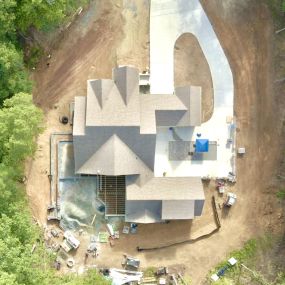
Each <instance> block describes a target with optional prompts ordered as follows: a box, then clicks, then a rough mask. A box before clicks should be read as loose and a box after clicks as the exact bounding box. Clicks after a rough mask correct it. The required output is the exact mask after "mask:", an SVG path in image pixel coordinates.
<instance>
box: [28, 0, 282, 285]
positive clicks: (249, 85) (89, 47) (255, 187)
mask: <svg viewBox="0 0 285 285" xmlns="http://www.w3.org/2000/svg"><path fill="white" fill-rule="evenodd" d="M201 2H202V4H203V6H204V8H205V10H206V12H207V13H208V16H209V18H210V20H211V22H212V23H213V26H214V28H215V31H216V33H217V34H218V37H219V38H220V41H221V44H222V46H223V47H224V49H225V52H226V55H227V56H228V59H229V62H230V65H231V68H232V71H233V75H234V83H235V113H236V116H237V123H238V138H237V145H243V146H245V147H246V151H247V154H246V156H245V157H244V158H240V159H238V160H237V173H238V182H237V184H236V186H235V187H234V188H233V189H232V190H233V191H234V192H236V193H237V195H238V203H237V204H236V205H235V206H234V207H233V208H232V209H231V210H230V212H229V213H222V212H221V213H220V214H221V221H222V228H221V229H220V231H219V232H218V233H216V234H214V235H212V236H211V237H209V238H207V239H203V240H200V241H198V242H197V243H195V244H191V243H189V244H183V245H179V246H173V247H170V248H166V249H161V250H158V251H149V252H142V253H139V254H137V252H136V250H135V248H136V246H138V245H140V246H143V245H145V246H149V245H151V246H154V245H161V244H162V243H163V244H164V243H166V242H170V241H181V240H185V239H187V238H189V237H193V236H195V235H198V234H200V233H201V232H203V231H209V230H210V228H212V227H213V217H212V214H211V208H210V207H209V200H210V197H211V195H212V194H214V193H215V190H214V185H213V184H210V185H209V186H206V187H205V194H206V196H207V198H208V199H207V206H206V208H205V213H204V216H202V217H201V218H199V219H196V220H194V221H193V222H191V221H187V222H173V223H170V224H167V225H145V226H143V225H142V226H139V229H138V234H136V235H128V236H122V235H121V236H122V237H121V238H120V240H119V241H117V242H116V244H115V246H114V247H113V248H110V247H109V246H107V245H106V246H103V247H102V252H101V253H100V255H99V258H98V260H95V261H94V262H95V264H98V265H108V266H116V267H119V266H120V263H121V259H122V254H123V253H125V252H127V253H129V254H132V255H136V256H138V257H139V258H140V259H141V261H142V266H143V267H147V266H158V265H173V264H175V265H177V266H181V267H183V268H184V270H185V272H186V273H187V274H189V275H191V278H192V280H193V284H195V285H196V284H203V279H204V277H205V275H206V274H207V272H208V270H209V269H210V268H212V267H213V266H214V265H215V264H216V263H218V262H219V261H220V260H222V259H224V258H226V256H227V254H228V252H229V251H231V250H233V249H236V248H237V247H240V246H242V244H243V243H244V242H245V241H246V240H248V239H249V238H251V237H252V236H255V235H257V234H260V233H262V232H264V231H265V230H270V231H271V232H277V231H278V230H279V229H280V228H281V227H282V226H283V221H282V220H283V219H280V215H281V217H282V213H281V206H280V205H279V204H278V203H277V200H276V198H275V192H276V186H275V184H272V183H271V181H272V177H273V175H274V174H275V171H276V169H277V167H278V165H279V162H280V161H279V157H280V153H281V147H280V143H281V127H282V124H281V120H280V118H279V109H278V106H277V105H276V104H275V102H276V98H275V96H274V92H273V87H272V80H273V79H272V77H273V74H274V72H273V70H272V57H271V54H272V45H271V42H272V23H271V19H270V15H269V11H268V10H267V8H266V7H265V6H264V5H262V4H261V3H260V2H259V1H255V0H254V1H245V0H243V1H232V0H227V1H225V0H212V1H208V0H202V1H201ZM94 3H95V4H94ZM124 3H125V5H124ZM124 3H123V2H122V1H115V0H106V1H95V2H92V3H91V5H90V9H89V10H87V11H85V12H83V14H82V16H81V17H80V18H79V19H77V21H76V22H75V23H73V25H72V26H71V27H70V30H69V31H67V32H66V33H65V34H64V38H63V40H62V41H61V42H60V44H59V45H58V47H57V48H56V49H55V50H53V51H52V58H51V60H50V67H49V68H48V67H47V66H46V63H47V59H44V60H43V61H42V62H41V64H40V65H39V67H38V68H37V70H36V71H35V73H34V79H35V80H36V82H37V87H36V89H35V92H34V98H35V102H36V103H37V104H38V105H39V106H41V107H42V108H43V109H44V110H45V112H46V113H45V114H46V116H45V121H46V129H45V131H44V133H43V134H42V135H41V136H40V137H39V138H38V146H39V150H38V151H37V153H36V156H35V158H34V160H32V161H30V162H29V163H27V177H28V182H27V193H28V195H29V197H30V205H31V209H32V211H33V215H34V216H35V217H36V218H37V219H38V220H39V222H40V223H41V224H45V223H46V206H47V205H48V203H49V181H48V178H47V174H48V173H49V136H50V134H51V133H52V132H55V131H62V130H69V128H70V127H69V126H63V125H61V124H60V123H59V120H58V119H59V116H61V115H63V114H67V110H68V109H67V104H68V103H69V102H70V100H72V98H73V97H74V96H76V95H86V94H85V92H86V80H87V79H88V78H110V77H111V70H112V67H113V66H115V65H116V64H133V65H137V66H139V67H140V68H141V70H144V69H145V68H146V67H147V66H148V56H146V55H147V54H148V53H147V48H148V41H149V39H148V33H147V31H148V29H147V27H148V21H149V18H148V16H146V15H147V13H148V12H147V11H148V10H149V6H148V4H147V3H148V2H147V1H146V2H145V1H140V0H133V1H124ZM126 3H127V4H128V5H127V4H126ZM130 3H133V4H132V5H136V8H134V6H129V4H130ZM92 9H96V12H95V13H94V10H92ZM91 10H92V11H93V12H92V13H91V12H90V11H91ZM142 11H143V12H142ZM141 28H142V30H143V35H142V34H140V33H141V32H142V31H141ZM138 34H140V35H138ZM132 39H133V40H132ZM123 43H125V44H126V45H128V44H130V45H131V47H132V48H130V47H129V46H128V47H126V46H124V45H123ZM131 52H132V53H131ZM134 57H135V58H134ZM188 58H189V56H188ZM177 64H180V63H177ZM188 70H189V69H188ZM190 71H191V70H190ZM190 71H189V72H190ZM205 72H207V71H205ZM185 80H187V78H186V79H185ZM268 185H270V187H268ZM218 201H219V203H221V202H222V199H221V198H219V200H218ZM207 213H208V214H207ZM86 239H87V238H86ZM86 243H87V240H86ZM83 245H84V243H82V247H81V249H80V250H81V251H82V255H81V254H80V252H79V257H78V258H79V259H82V256H83V252H85V249H84V246H83ZM85 248H86V247H85Z"/></svg>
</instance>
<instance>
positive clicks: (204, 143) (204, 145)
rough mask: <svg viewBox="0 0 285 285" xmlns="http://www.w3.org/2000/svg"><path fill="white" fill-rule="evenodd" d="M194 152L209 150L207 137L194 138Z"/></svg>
mask: <svg viewBox="0 0 285 285" xmlns="http://www.w3.org/2000/svg"><path fill="white" fill-rule="evenodd" d="M195 151H196V152H208V151H209V140H208V139H196V147H195Z"/></svg>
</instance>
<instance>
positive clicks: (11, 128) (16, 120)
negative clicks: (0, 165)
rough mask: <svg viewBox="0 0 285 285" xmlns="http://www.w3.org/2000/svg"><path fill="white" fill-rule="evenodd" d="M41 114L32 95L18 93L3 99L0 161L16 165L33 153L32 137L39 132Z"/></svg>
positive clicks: (0, 117) (0, 112) (0, 113)
mask: <svg viewBox="0 0 285 285" xmlns="http://www.w3.org/2000/svg"><path fill="white" fill-rule="evenodd" d="M42 119H43V114H42V112H41V111H40V109H38V108H37V107H36V106H34V105H33V102H32V96H31V95H29V94H26V93H18V94H16V95H15V96H13V97H12V98H10V99H7V100H5V102H4V104H3V108H2V109H1V110H0V155H1V156H0V161H2V162H4V163H5V164H6V165H12V166H14V167H15V166H17V165H18V164H19V163H20V162H22V161H23V160H24V159H25V158H26V157H27V156H30V155H32V154H33V152H34V150H35V144H34V143H33V138H34V137H35V136H36V135H38V134H39V132H40V130H41V129H40V127H39V124H40V123H41V122H42Z"/></svg>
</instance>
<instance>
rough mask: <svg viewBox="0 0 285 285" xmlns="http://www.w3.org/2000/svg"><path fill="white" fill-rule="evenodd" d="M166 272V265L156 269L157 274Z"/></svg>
mask: <svg viewBox="0 0 285 285" xmlns="http://www.w3.org/2000/svg"><path fill="white" fill-rule="evenodd" d="M167 274H168V268H167V267H160V268H158V269H157V271H156V275H157V276H161V275H167Z"/></svg>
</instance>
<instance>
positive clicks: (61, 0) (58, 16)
mask: <svg viewBox="0 0 285 285" xmlns="http://www.w3.org/2000/svg"><path fill="white" fill-rule="evenodd" d="M66 3H67V1H66V0H33V1H31V0H17V12H16V26H17V27H18V28H19V29H20V30H22V31H26V30H27V29H28V28H29V27H30V26H35V27H36V28H37V29H42V28H44V27H46V26H50V25H57V24H59V23H60V22H61V21H62V19H63V18H64V16H65V9H66Z"/></svg>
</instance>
